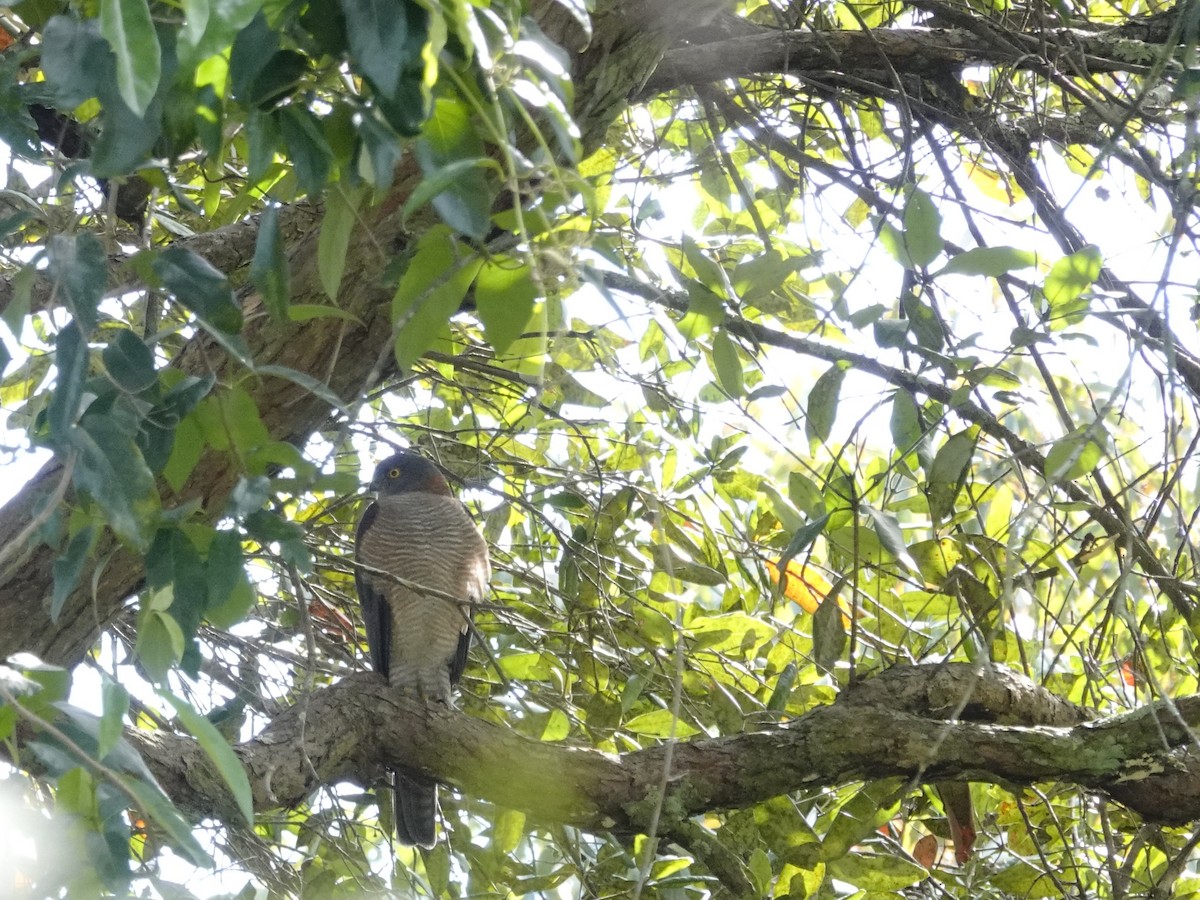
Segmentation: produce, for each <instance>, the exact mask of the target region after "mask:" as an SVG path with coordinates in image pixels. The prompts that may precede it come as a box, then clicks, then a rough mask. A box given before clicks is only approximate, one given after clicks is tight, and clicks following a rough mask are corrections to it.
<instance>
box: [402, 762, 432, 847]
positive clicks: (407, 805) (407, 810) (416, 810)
mask: <svg viewBox="0 0 1200 900" xmlns="http://www.w3.org/2000/svg"><path fill="white" fill-rule="evenodd" d="M392 789H393V791H394V792H395V795H396V837H397V838H398V839H399V840H400V843H402V844H409V845H413V844H415V845H416V846H418V847H424V848H425V849H427V850H428V849H429V848H430V847H432V846H433V845H434V842H435V840H436V837H437V834H436V823H437V782H436V781H434V780H433V779H432V778H426V777H424V776H423V775H417V774H415V773H413V772H410V771H407V770H405V769H397V770H396V772H395V777H394V780H393V781H392Z"/></svg>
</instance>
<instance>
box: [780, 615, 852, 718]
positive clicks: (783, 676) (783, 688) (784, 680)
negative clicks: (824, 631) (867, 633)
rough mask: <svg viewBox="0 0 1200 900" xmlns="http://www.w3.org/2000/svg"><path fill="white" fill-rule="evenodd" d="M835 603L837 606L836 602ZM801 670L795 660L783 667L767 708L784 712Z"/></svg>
mask: <svg viewBox="0 0 1200 900" xmlns="http://www.w3.org/2000/svg"><path fill="white" fill-rule="evenodd" d="M833 605H834V606H837V604H836V603H834V604H833ZM799 672H800V669H799V667H798V666H797V665H796V664H795V663H794V662H790V663H788V664H787V665H786V666H784V667H783V671H782V672H780V673H779V677H778V678H777V679H776V680H775V687H774V688H772V689H771V697H770V699H768V700H767V709H769V710H771V711H772V712H783V711H784V710H785V709H787V705H788V699H789V698H790V697H791V696H792V688H793V687H795V685H796V675H797V674H799Z"/></svg>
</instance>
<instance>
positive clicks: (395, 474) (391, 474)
mask: <svg viewBox="0 0 1200 900" xmlns="http://www.w3.org/2000/svg"><path fill="white" fill-rule="evenodd" d="M399 477H400V470H399V469H390V470H389V471H388V478H399Z"/></svg>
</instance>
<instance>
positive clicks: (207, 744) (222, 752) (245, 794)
mask: <svg viewBox="0 0 1200 900" xmlns="http://www.w3.org/2000/svg"><path fill="white" fill-rule="evenodd" d="M158 693H159V695H160V696H161V697H163V698H164V699H165V700H166V701H167V702H168V703H170V704H171V706H172V707H174V709H175V714H176V715H177V716H178V717H179V721H180V722H182V723H183V727H184V728H186V729H187V730H188V731H189V732H191V734H192V736H193V737H194V738H195V739H196V742H197V743H199V744H200V746H201V747H202V748H203V750H204V752H205V753H206V754H208V758H209V759H211V760H212V762H213V765H214V766H215V767H216V770H217V772H218V773H219V774H220V776H221V778H222V779H223V780H224V781H225V784H226V785H227V786H228V787H229V791H230V793H232V794H233V799H234V802H235V803H237V807H238V811H239V812H240V813H241V814H242V817H243V818H244V819H245V820H246V822H247V823H251V824H252V823H253V822H254V795H253V793H252V792H251V790H250V780H249V779H248V778H247V777H246V770H245V769H244V768H242V763H241V761H240V760H239V759H238V757H237V754H235V753H234V752H233V748H231V747H230V746H229V743H228V742H227V741H226V740H225V738H223V737H221V733H220V732H219V731H217V729H216V728H215V727H214V726H213V724H212V722H210V721H208V719H206V718H204V716H202V715H200V714H199V713H198V712H196V711H195V710H194V709H192V707H191V705H190V704H189V703H187V702H186V701H184V700H181V699H179V698H178V697H176V696H175V695H174V694H172V693H171V692H170V691H167V690H162V689H160V690H159V692H158Z"/></svg>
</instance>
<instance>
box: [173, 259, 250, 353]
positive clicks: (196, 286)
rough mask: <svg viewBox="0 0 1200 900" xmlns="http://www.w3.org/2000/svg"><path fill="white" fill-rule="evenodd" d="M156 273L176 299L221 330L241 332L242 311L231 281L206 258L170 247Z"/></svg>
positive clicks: (211, 326)
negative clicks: (234, 295)
mask: <svg viewBox="0 0 1200 900" xmlns="http://www.w3.org/2000/svg"><path fill="white" fill-rule="evenodd" d="M154 271H155V273H156V274H157V275H158V277H159V278H161V279H162V282H163V284H164V285H165V286H166V288H167V290H169V291H170V292H171V293H172V294H174V295H175V297H176V299H178V300H179V302H180V303H182V304H183V305H184V306H186V307H187V308H188V309H190V310H191V311H192V312H194V313H195V314H196V316H197V317H198V318H199V319H200V320H201V321H202V322H204V323H205V324H206V325H208V326H209V327H210V328H215V329H217V330H218V331H223V332H225V333H226V334H236V333H237V332H239V331H241V330H242V310H241V307H239V306H238V304H237V301H236V300H235V299H234V297H233V290H232V288H230V286H229V279H227V278H226V277H225V276H224V275H222V274H221V273H220V272H219V271H218V270H217V269H215V268H213V266H212V265H210V264H209V262H208V260H206V259H205V258H204V257H202V256H200V255H198V254H196V253H193V252H192V251H191V250H187V249H185V248H183V247H168V248H167V249H166V250H164V251H162V253H160V254H159V255H158V258H157V259H155V260H154Z"/></svg>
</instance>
